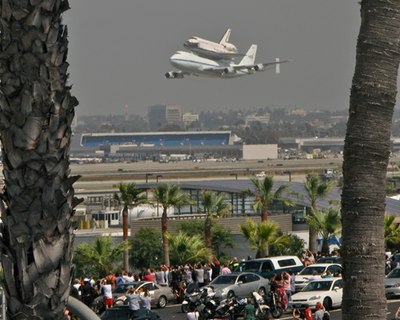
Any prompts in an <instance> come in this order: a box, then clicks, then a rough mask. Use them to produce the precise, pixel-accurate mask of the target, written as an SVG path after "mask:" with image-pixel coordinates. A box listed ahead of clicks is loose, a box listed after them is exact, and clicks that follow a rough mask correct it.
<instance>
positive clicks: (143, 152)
mask: <svg viewBox="0 0 400 320" xmlns="http://www.w3.org/2000/svg"><path fill="white" fill-rule="evenodd" d="M79 148H80V149H81V151H83V150H86V151H87V152H88V151H89V152H91V153H92V154H96V153H97V154H99V153H103V154H104V155H107V156H108V157H111V158H121V159H129V160H132V161H140V160H155V161H169V160H189V159H223V158H227V159H244V158H246V159H277V158H278V147H277V145H276V144H273V145H248V146H247V145H243V144H242V143H241V139H240V138H239V137H238V136H236V135H235V134H232V132H231V131H182V132H180V131H177V132H135V133H84V134H82V135H81V137H80V143H79V147H76V146H75V148H74V150H72V152H74V151H75V152H76V151H78V149H79Z"/></svg>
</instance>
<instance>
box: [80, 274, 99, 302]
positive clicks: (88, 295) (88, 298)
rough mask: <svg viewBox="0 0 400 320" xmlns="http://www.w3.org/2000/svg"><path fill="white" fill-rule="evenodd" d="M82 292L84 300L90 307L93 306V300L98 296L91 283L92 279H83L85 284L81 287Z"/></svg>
mask: <svg viewBox="0 0 400 320" xmlns="http://www.w3.org/2000/svg"><path fill="white" fill-rule="evenodd" d="M79 291H80V292H81V297H82V302H83V303H84V304H86V305H87V306H88V307H89V308H92V305H93V300H94V298H96V296H97V292H96V290H94V288H93V287H92V286H91V285H90V279H88V278H85V279H83V285H82V286H80V287H79Z"/></svg>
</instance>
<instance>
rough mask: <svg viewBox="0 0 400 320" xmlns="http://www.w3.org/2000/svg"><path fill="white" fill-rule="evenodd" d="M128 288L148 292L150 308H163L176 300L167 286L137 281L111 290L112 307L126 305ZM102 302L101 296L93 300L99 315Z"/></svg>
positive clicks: (122, 284)
mask: <svg viewBox="0 0 400 320" xmlns="http://www.w3.org/2000/svg"><path fill="white" fill-rule="evenodd" d="M129 288H136V289H141V288H143V289H147V290H149V293H150V296H151V305H152V307H158V308H164V307H165V306H166V305H167V303H168V302H170V301H174V300H175V299H176V297H175V294H174V293H173V292H172V289H171V288H170V287H168V286H161V285H159V284H156V283H154V282H150V281H137V282H128V283H121V284H119V285H118V286H117V287H116V288H115V289H114V290H113V300H114V305H124V304H127V301H126V296H125V294H126V291H127V290H128V289H129ZM102 302H103V296H99V297H97V298H96V299H95V301H94V303H93V305H94V306H98V308H97V309H98V311H99V312H100V313H101V311H102V308H101V305H102Z"/></svg>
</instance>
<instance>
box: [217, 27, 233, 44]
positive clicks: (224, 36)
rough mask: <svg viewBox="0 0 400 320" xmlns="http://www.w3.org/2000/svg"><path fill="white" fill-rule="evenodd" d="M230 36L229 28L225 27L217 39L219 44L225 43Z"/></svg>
mask: <svg viewBox="0 0 400 320" xmlns="http://www.w3.org/2000/svg"><path fill="white" fill-rule="evenodd" d="M230 36H231V29H227V30H226V31H225V33H224V35H223V36H222V38H221V40H220V41H219V43H220V44H224V43H227V42H228V41H229V37H230Z"/></svg>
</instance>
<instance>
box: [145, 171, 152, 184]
mask: <svg viewBox="0 0 400 320" xmlns="http://www.w3.org/2000/svg"><path fill="white" fill-rule="evenodd" d="M152 175H153V174H152V173H146V183H148V181H149V177H150V176H152Z"/></svg>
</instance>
